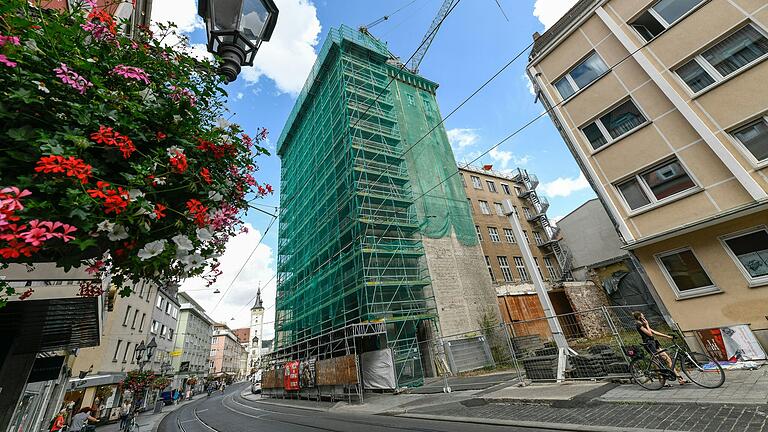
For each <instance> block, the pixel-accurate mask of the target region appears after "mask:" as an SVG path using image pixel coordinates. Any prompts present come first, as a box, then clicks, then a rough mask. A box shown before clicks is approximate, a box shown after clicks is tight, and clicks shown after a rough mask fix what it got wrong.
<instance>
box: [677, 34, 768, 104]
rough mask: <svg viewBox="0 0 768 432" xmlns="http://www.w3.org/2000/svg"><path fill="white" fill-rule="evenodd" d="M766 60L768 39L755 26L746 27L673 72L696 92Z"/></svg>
mask: <svg viewBox="0 0 768 432" xmlns="http://www.w3.org/2000/svg"><path fill="white" fill-rule="evenodd" d="M766 57H768V38H767V37H766V36H765V34H763V32H762V31H760V30H759V29H758V28H757V27H756V26H754V25H753V24H747V25H746V26H744V27H742V28H741V29H739V30H738V31H736V32H735V33H733V34H731V35H730V36H728V37H726V38H725V39H723V40H721V41H720V42H718V43H717V44H715V45H714V46H713V47H712V48H709V49H707V50H706V51H704V52H702V53H701V54H699V55H697V56H696V57H694V58H693V59H691V60H690V61H689V62H687V63H685V64H684V65H682V66H680V67H679V68H677V70H676V71H675V72H676V73H677V75H678V76H680V78H681V79H682V80H683V81H684V82H685V83H686V84H687V85H688V87H689V88H690V89H691V91H693V92H694V93H697V92H700V91H702V90H704V89H705V88H707V87H709V86H711V85H712V84H714V83H717V82H720V81H723V80H724V79H725V78H727V77H728V76H729V75H731V74H733V73H734V72H736V71H738V70H740V69H742V68H744V67H746V66H748V65H750V64H752V63H755V62H757V61H759V60H761V59H764V58H766Z"/></svg>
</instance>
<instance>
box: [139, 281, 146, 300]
mask: <svg viewBox="0 0 768 432" xmlns="http://www.w3.org/2000/svg"><path fill="white" fill-rule="evenodd" d="M144 285H146V282H145V281H141V288H140V289H139V298H144V288H145V286H144Z"/></svg>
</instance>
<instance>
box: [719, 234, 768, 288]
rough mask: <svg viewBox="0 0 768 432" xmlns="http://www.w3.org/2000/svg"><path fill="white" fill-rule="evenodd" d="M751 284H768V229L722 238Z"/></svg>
mask: <svg viewBox="0 0 768 432" xmlns="http://www.w3.org/2000/svg"><path fill="white" fill-rule="evenodd" d="M722 240H723V243H725V246H726V249H727V250H728V253H729V254H730V255H731V257H732V258H734V260H736V262H737V263H738V265H739V268H740V269H741V271H742V272H743V273H744V275H745V276H746V277H747V280H748V281H749V282H750V285H753V284H758V285H764V284H768V230H766V228H758V229H755V230H752V231H749V232H742V233H738V234H733V235H729V236H726V237H723V238H722Z"/></svg>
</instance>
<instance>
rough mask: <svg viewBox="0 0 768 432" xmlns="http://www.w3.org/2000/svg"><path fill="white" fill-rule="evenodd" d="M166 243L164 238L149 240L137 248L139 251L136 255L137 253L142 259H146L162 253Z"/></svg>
mask: <svg viewBox="0 0 768 432" xmlns="http://www.w3.org/2000/svg"><path fill="white" fill-rule="evenodd" d="M166 243H167V242H166V241H165V240H155V241H153V242H149V243H147V244H145V245H144V247H143V248H141V249H139V252H138V253H137V254H136V255H138V256H139V258H141V260H142V261H145V260H148V259H150V258H152V257H155V256H158V255H160V254H161V253H163V250H164V249H165V244H166Z"/></svg>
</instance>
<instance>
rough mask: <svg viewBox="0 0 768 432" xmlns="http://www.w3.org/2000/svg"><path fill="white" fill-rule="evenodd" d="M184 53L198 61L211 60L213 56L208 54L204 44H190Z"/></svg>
mask: <svg viewBox="0 0 768 432" xmlns="http://www.w3.org/2000/svg"><path fill="white" fill-rule="evenodd" d="M184 51H185V52H187V53H188V54H189V55H191V56H192V57H194V58H196V59H198V60H213V54H211V53H210V52H208V47H207V46H206V45H205V44H201V43H200V44H192V45H190V46H189V47H188V48H186V49H185V50H184Z"/></svg>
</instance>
